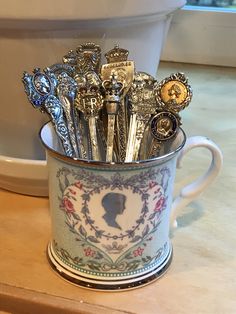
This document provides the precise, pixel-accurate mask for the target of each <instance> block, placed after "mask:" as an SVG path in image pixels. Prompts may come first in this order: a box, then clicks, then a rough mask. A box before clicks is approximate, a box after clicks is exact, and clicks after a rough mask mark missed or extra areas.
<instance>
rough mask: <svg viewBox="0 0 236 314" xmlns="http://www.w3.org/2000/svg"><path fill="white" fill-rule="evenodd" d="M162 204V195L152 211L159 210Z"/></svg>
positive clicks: (163, 200)
mask: <svg viewBox="0 0 236 314" xmlns="http://www.w3.org/2000/svg"><path fill="white" fill-rule="evenodd" d="M164 204H165V198H164V196H161V197H160V198H159V200H158V201H157V202H156V204H155V207H154V212H161V211H162V209H163V206H164Z"/></svg>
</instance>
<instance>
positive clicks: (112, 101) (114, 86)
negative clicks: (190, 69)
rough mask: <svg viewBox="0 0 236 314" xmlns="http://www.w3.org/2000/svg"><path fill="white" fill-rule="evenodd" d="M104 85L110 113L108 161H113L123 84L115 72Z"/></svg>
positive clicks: (107, 108)
mask: <svg viewBox="0 0 236 314" xmlns="http://www.w3.org/2000/svg"><path fill="white" fill-rule="evenodd" d="M102 86H103V88H104V91H105V98H104V104H105V106H106V110H107V115H108V126H107V148H106V161H109V162H111V161H113V144H114V135H115V122H116V116H117V114H118V112H119V107H120V103H121V94H122V91H123V84H122V83H121V82H119V81H117V76H116V75H115V74H114V73H113V74H112V75H111V78H110V80H107V81H104V82H103V83H102Z"/></svg>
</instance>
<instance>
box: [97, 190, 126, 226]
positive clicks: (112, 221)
mask: <svg viewBox="0 0 236 314" xmlns="http://www.w3.org/2000/svg"><path fill="white" fill-rule="evenodd" d="M125 202H126V196H125V195H124V194H121V193H113V192H111V193H107V194H106V195H104V196H103V198H102V206H103V208H104V210H105V214H104V215H103V216H102V218H103V219H104V220H105V222H106V223H107V225H108V226H110V227H113V228H117V229H121V227H120V226H119V224H118V223H117V222H116V217H117V215H122V214H123V212H124V210H125Z"/></svg>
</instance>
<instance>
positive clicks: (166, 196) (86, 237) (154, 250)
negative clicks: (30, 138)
mask: <svg viewBox="0 0 236 314" xmlns="http://www.w3.org/2000/svg"><path fill="white" fill-rule="evenodd" d="M41 140H42V142H43V144H44V146H45V147H46V151H47V162H48V169H49V198H50V209H51V222H52V240H51V241H50V243H49V246H48V257H49V261H50V264H51V265H52V267H53V268H54V269H55V270H56V271H57V272H59V274H60V275H61V276H63V277H64V278H66V279H67V280H69V281H70V282H73V283H75V284H78V285H80V286H83V287H86V288H91V289H102V290H113V291H115V290H124V289H129V288H134V287H139V286H141V285H145V284H147V283H149V282H152V281H153V280H154V279H157V278H158V277H160V276H161V275H163V274H164V273H165V271H166V270H167V269H168V267H169V265H170V263H171V259H172V246H171V243H170V240H169V229H170V219H171V221H172V223H173V224H174V225H176V216H177V215H178V214H179V212H180V210H181V209H182V208H183V207H184V206H186V205H187V204H189V203H190V202H191V201H192V200H193V199H195V198H196V197H197V196H198V195H199V194H200V193H201V192H202V191H203V190H205V188H206V187H207V186H208V185H209V184H210V183H211V182H212V181H213V179H214V178H215V177H216V175H217V174H218V172H219V170H220V168H221V164H222V154H221V151H220V149H219V148H218V147H217V145H216V144H214V143H213V142H212V141H211V140H209V139H207V138H205V137H201V136H195V137H191V138H189V139H187V140H186V136H185V134H184V132H183V130H182V129H180V130H179V132H178V135H177V137H176V139H175V140H174V142H173V144H172V147H171V149H170V152H169V153H167V154H165V155H163V156H160V157H157V158H154V159H150V160H144V161H139V162H133V163H117V164H114V163H106V162H96V161H87V160H79V159H77V160H76V159H73V158H70V157H67V156H64V155H63V154H62V153H61V152H60V150H59V145H58V143H57V138H56V135H55V133H54V130H53V127H52V125H51V124H50V123H49V124H46V125H45V126H44V127H43V128H42V129H41ZM195 147H205V148H207V149H208V150H210V152H211V154H212V161H211V165H210V167H209V169H208V170H207V171H206V173H204V174H203V176H202V177H200V178H198V179H197V180H196V181H194V182H193V183H191V184H189V185H187V186H185V187H184V188H183V189H182V190H181V192H180V194H179V196H178V197H177V198H176V199H174V201H172V193H173V186H174V178H175V172H176V166H177V167H178V166H179V164H180V161H181V159H182V157H183V156H184V155H185V154H186V153H187V152H188V151H189V150H191V149H192V148H195Z"/></svg>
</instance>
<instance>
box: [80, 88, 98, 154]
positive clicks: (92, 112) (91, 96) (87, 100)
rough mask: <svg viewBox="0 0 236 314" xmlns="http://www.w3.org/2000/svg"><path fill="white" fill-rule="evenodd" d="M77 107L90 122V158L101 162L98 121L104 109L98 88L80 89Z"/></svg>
mask: <svg viewBox="0 0 236 314" xmlns="http://www.w3.org/2000/svg"><path fill="white" fill-rule="evenodd" d="M75 106H76V108H77V109H78V110H79V111H81V112H82V113H83V115H84V118H85V120H86V121H87V122H88V129H89V138H90V144H91V154H92V155H91V156H88V157H89V158H91V159H93V160H101V154H100V151H99V145H98V136H97V127H96V120H97V119H98V118H99V111H100V110H101V109H102V106H103V103H102V96H101V93H100V91H99V88H98V86H96V85H95V86H94V85H91V86H88V87H81V88H79V89H78V91H77V96H76V99H75Z"/></svg>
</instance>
